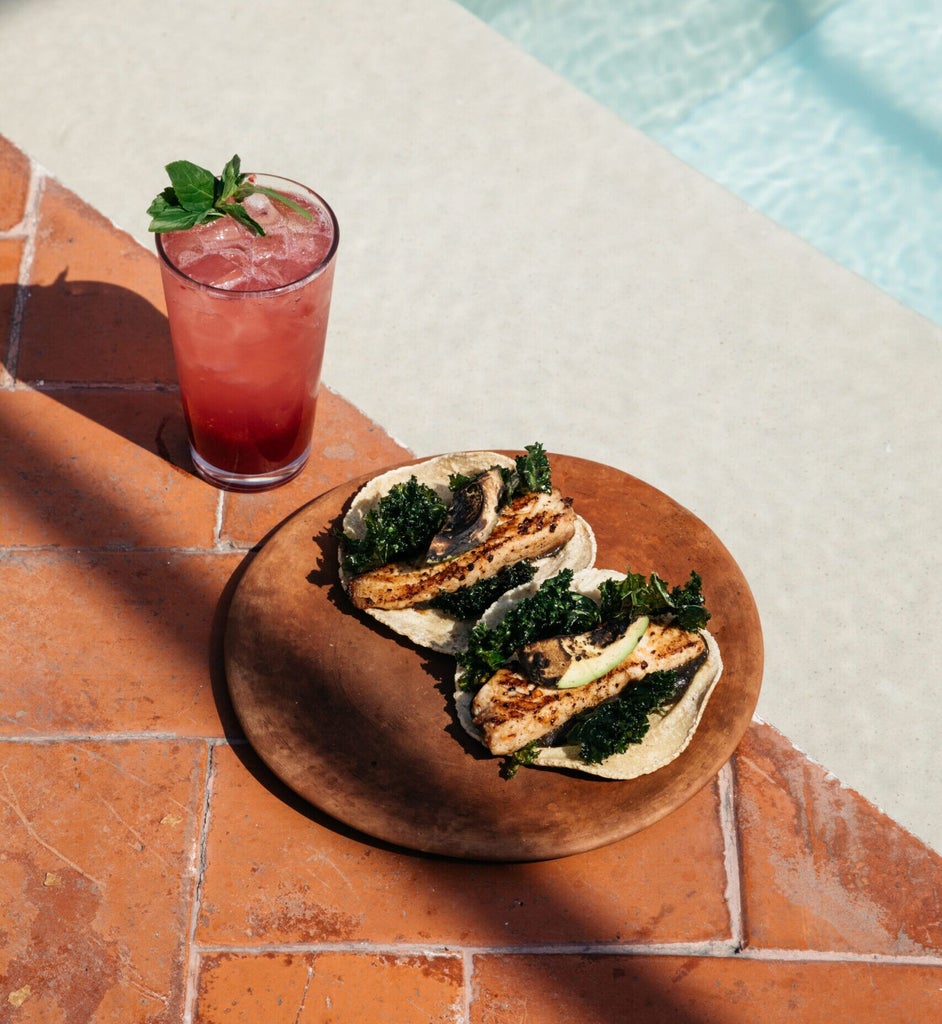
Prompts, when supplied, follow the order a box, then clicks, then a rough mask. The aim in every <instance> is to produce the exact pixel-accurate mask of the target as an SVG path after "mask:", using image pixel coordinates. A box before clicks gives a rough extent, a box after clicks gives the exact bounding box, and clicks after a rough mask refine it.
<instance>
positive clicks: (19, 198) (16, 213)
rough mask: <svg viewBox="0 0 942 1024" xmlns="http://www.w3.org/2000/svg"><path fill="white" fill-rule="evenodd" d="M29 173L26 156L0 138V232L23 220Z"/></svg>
mask: <svg viewBox="0 0 942 1024" xmlns="http://www.w3.org/2000/svg"><path fill="white" fill-rule="evenodd" d="M31 173H32V170H31V168H30V163H29V158H28V157H27V156H26V154H25V153H23V152H21V151H20V150H19V149H17V148H16V146H14V145H13V143H12V142H10V141H8V140H7V139H5V138H3V136H0V231H8V230H9V229H10V228H12V227H15V226H16V225H17V224H19V223H20V221H21V220H22V219H23V214H24V211H25V209H26V197H27V195H28V193H29V183H30V175H31Z"/></svg>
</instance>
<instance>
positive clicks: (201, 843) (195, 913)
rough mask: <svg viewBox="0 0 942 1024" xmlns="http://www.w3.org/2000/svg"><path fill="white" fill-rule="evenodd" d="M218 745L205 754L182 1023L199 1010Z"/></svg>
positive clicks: (188, 930)
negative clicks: (200, 939)
mask: <svg viewBox="0 0 942 1024" xmlns="http://www.w3.org/2000/svg"><path fill="white" fill-rule="evenodd" d="M215 749H216V744H215V743H210V744H208V749H207V751H206V784H205V786H204V787H203V802H202V806H201V808H200V819H199V828H198V830H197V836H196V848H195V850H194V861H195V863H194V865H193V867H194V872H193V887H192V890H191V903H190V921H189V927H188V929H187V945H188V946H189V949H188V953H187V957H186V965H187V966H186V978H185V979H184V989H183V1024H192V1021H193V1019H194V1018H193V1014H194V1012H195V1010H196V997H197V995H198V985H199V967H200V948H199V946H198V945H197V942H196V931H197V927H198V926H199V917H200V905H201V901H202V895H203V881H204V878H205V875H206V864H207V859H208V854H207V846H208V837H209V825H210V813H211V811H210V806H211V802H212V790H213V779H214V777H215V771H216V759H215V757H214V754H215Z"/></svg>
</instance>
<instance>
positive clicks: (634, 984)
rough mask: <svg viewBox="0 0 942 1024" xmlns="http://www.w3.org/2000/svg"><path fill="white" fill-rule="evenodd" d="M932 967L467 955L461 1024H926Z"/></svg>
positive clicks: (935, 997)
mask: <svg viewBox="0 0 942 1024" xmlns="http://www.w3.org/2000/svg"><path fill="white" fill-rule="evenodd" d="M940 984H942V969H940V968H938V967H910V966H898V965H889V964H875V963H867V962H858V963H806V962H804V963H803V962H788V961H757V960H749V959H745V958H722V957H693V956H689V957H688V956H664V957H647V956H632V957H590V956H586V957H550V956H544V957H532V956H519V957H518V956H515V957H509V956H508V957H477V958H476V959H475V962H474V978H473V984H472V990H473V1002H472V1004H471V1018H470V1019H471V1024H524V1022H529V1021H539V1022H540V1024H599V1022H602V1021H604V1022H605V1024H664V1022H665V1021H671V1022H675V1021H676V1022H678V1024H743V1022H746V1021H748V1022H750V1024H752V1022H755V1024H759V1022H761V1024H786V1022H787V1024H794V1022H796V1021H800V1022H801V1024H833V1022H834V1021H860V1022H864V1021H865V1022H866V1024H926V1022H927V1021H930V1020H939V1019H942V992H940Z"/></svg>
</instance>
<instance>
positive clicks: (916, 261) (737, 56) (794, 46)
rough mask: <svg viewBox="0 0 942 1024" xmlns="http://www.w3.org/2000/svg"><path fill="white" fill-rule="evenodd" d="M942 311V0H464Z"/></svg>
mask: <svg viewBox="0 0 942 1024" xmlns="http://www.w3.org/2000/svg"><path fill="white" fill-rule="evenodd" d="M460 2H461V3H462V5H463V6H464V7H466V8H467V9H468V10H470V11H472V12H473V13H475V14H476V15H478V16H479V17H481V18H482V19H483V20H485V21H486V22H488V23H489V24H490V25H491V26H492V27H493V28H495V29H496V30H497V31H499V32H501V33H502V34H503V35H505V36H507V37H508V38H509V39H511V40H512V41H513V42H514V43H516V44H517V45H518V46H520V47H521V48H522V49H524V50H526V51H528V52H529V53H531V54H532V55H533V56H534V57H536V58H537V59H539V60H540V61H542V62H543V63H545V64H547V65H548V66H549V67H551V68H553V69H554V70H556V71H558V72H559V73H560V74H562V75H564V76H565V77H566V78H568V79H569V80H570V81H571V82H573V84H575V85H577V86H579V87H580V88H581V89H583V90H584V91H585V92H587V93H589V94H590V95H592V96H594V97H595V98H596V99H597V100H599V101H600V102H601V103H603V104H605V105H606V106H608V107H610V108H611V109H612V110H614V111H615V112H616V113H618V114H619V115H621V116H622V117H624V118H625V120H627V121H629V122H630V123H631V124H633V125H635V126H636V127H638V128H641V129H642V130H644V131H645V132H647V133H648V134H649V135H651V136H652V137H653V138H655V139H657V140H658V141H659V142H661V143H662V144H663V145H664V146H666V147H667V148H668V149H670V150H671V151H672V152H673V153H675V154H676V155H677V156H678V157H680V158H681V159H682V160H684V161H686V162H687V163H689V164H691V165H692V166H694V167H696V168H697V169H698V170H700V171H702V172H703V173H704V174H707V175H708V176H709V177H711V178H713V179H714V180H715V181H717V182H719V183H720V184H722V185H724V186H725V187H727V188H728V189H730V190H731V191H733V192H735V193H736V194H737V195H739V196H741V197H742V198H743V199H744V200H745V201H746V202H748V203H750V204H751V205H752V206H754V207H756V208H757V209H759V210H761V211H763V212H764V213H766V214H767V215H768V216H770V217H772V218H773V219H774V220H776V221H777V222H778V223H780V224H782V225H784V226H785V227H787V228H789V229H790V230H791V231H793V232H795V233H796V234H798V235H800V236H801V237H803V238H805V239H806V240H807V241H809V242H811V243H812V244H813V245H814V246H816V247H817V248H818V249H820V250H822V251H823V252H825V253H827V254H828V255H829V256H831V257H832V258H833V259H835V260H837V261H838V262H840V263H842V264H843V265H844V266H846V267H848V268H849V269H851V270H853V271H855V272H856V273H858V274H860V275H862V276H863V277H866V278H868V279H869V280H871V281H873V282H874V283H875V284H876V285H878V286H879V287H881V288H883V289H884V290H886V291H887V292H889V293H890V294H891V295H894V296H895V297H896V298H897V299H899V301H900V302H902V303H904V304H905V305H907V306H910V307H912V308H913V309H916V310H918V311H919V312H920V313H922V314H924V315H925V316H927V317H929V318H930V319H932V320H935V321H937V322H939V323H942V0H897V2H895V3H893V4H887V3H885V0H460Z"/></svg>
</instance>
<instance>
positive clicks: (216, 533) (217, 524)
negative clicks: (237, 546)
mask: <svg viewBox="0 0 942 1024" xmlns="http://www.w3.org/2000/svg"><path fill="white" fill-rule="evenodd" d="M225 516H226V492H225V491H220V492H219V494H217V495H216V518H215V520H214V521H213V549H214V550H216V551H228V550H230V547H231V546H230V545H229V544H228V543H227V542H225V541H223V539H222V531H223V523H224V521H225Z"/></svg>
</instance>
